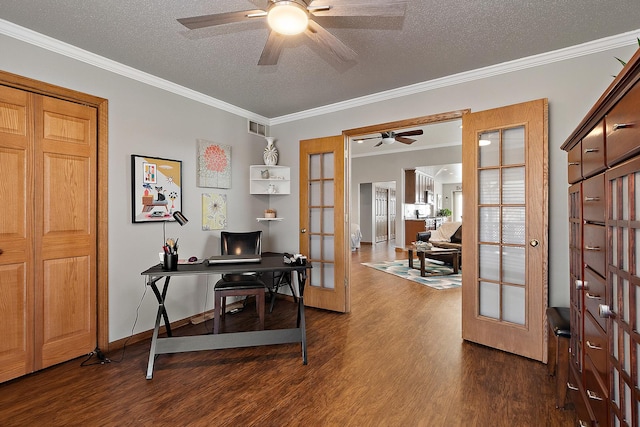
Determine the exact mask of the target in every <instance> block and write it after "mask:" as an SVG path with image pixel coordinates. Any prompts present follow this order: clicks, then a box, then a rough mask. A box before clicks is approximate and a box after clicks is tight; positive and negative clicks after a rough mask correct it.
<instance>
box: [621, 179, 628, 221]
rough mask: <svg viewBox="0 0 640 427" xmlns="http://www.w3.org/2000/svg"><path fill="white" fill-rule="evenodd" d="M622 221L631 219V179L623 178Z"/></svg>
mask: <svg viewBox="0 0 640 427" xmlns="http://www.w3.org/2000/svg"><path fill="white" fill-rule="evenodd" d="M622 194H623V196H622V219H624V220H628V219H629V197H628V194H629V177H628V176H624V177H622Z"/></svg>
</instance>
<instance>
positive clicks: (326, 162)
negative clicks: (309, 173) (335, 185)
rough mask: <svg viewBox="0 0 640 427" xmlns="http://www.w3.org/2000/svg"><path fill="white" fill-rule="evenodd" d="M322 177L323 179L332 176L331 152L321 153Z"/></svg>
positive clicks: (333, 175)
mask: <svg viewBox="0 0 640 427" xmlns="http://www.w3.org/2000/svg"><path fill="white" fill-rule="evenodd" d="M322 177H323V178H324V179H329V178H334V177H335V171H334V170H333V153H324V154H323V155H322Z"/></svg>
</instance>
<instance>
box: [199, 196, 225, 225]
mask: <svg viewBox="0 0 640 427" xmlns="http://www.w3.org/2000/svg"><path fill="white" fill-rule="evenodd" d="M225 228H227V195H226V194H213V193H204V194H203V195H202V229H203V230H205V231H209V230H224V229H225Z"/></svg>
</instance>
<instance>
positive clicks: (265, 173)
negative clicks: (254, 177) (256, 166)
mask: <svg viewBox="0 0 640 427" xmlns="http://www.w3.org/2000/svg"><path fill="white" fill-rule="evenodd" d="M260 176H261V177H262V179H269V169H265V170H261V171H260ZM274 178H275V177H274Z"/></svg>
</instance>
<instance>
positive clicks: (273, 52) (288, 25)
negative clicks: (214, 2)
mask: <svg viewBox="0 0 640 427" xmlns="http://www.w3.org/2000/svg"><path fill="white" fill-rule="evenodd" d="M334 2H336V4H333V3H334ZM265 3H266V5H265V7H264V9H253V10H243V11H238V12H226V13H216V14H213V15H202V16H193V17H190V18H181V19H178V22H180V23H181V24H182V25H184V26H185V27H187V28H189V29H190V30H195V29H198V28H205V27H212V26H216V25H224V24H232V23H236V22H243V21H249V20H254V19H263V18H266V21H267V23H268V25H269V28H270V32H269V37H268V39H267V43H266V45H265V47H264V49H263V51H262V55H261V56H260V60H259V61H258V65H276V64H277V63H278V58H279V57H280V52H282V48H283V45H284V42H285V40H286V37H287V36H292V35H296V34H300V33H303V32H304V34H305V35H306V36H307V37H309V38H310V39H311V40H313V41H314V42H315V43H317V44H318V46H320V48H322V49H323V50H325V51H326V52H327V53H329V54H330V55H332V56H333V57H335V58H336V59H337V60H338V61H340V62H348V61H353V60H355V58H356V56H357V54H356V52H354V51H353V50H352V49H351V48H350V47H348V46H347V45H345V44H344V43H343V42H342V41H340V40H339V39H338V38H337V37H336V36H334V35H333V34H331V33H330V32H329V31H327V30H326V29H325V28H324V27H322V26H321V25H320V24H318V23H317V22H316V21H315V20H314V18H315V17H324V16H328V17H332V16H365V17H366V16H387V17H389V16H404V12H405V7H406V3H407V2H406V0H368V2H366V3H364V2H363V0H334V1H330V0H265Z"/></svg>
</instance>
